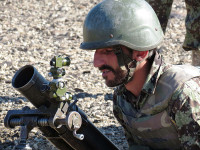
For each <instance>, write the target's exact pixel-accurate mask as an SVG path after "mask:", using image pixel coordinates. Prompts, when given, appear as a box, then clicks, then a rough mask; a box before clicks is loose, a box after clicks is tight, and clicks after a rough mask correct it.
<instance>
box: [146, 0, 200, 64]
mask: <svg viewBox="0 0 200 150" xmlns="http://www.w3.org/2000/svg"><path fill="white" fill-rule="evenodd" d="M146 1H147V2H148V3H149V4H150V5H151V6H152V7H153V9H154V10H155V12H156V14H157V16H158V18H159V21H160V23H161V26H162V29H163V31H164V32H165V30H166V27H167V22H168V18H169V15H170V12H171V7H172V3H173V0H146ZM185 3H186V9H187V16H186V19H185V26H186V36H185V41H184V44H183V48H184V49H185V50H186V51H189V50H194V51H193V55H192V57H193V65H200V51H199V50H200V34H199V33H200V1H199V0H185Z"/></svg>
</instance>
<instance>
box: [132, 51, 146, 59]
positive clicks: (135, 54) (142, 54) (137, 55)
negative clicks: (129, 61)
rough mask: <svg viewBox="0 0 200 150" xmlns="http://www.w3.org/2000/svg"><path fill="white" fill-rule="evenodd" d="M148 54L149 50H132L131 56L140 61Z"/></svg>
mask: <svg viewBox="0 0 200 150" xmlns="http://www.w3.org/2000/svg"><path fill="white" fill-rule="evenodd" d="M148 54H149V51H134V52H133V58H134V59H135V60H136V61H142V60H143V59H145V58H146V57H147V56H148Z"/></svg>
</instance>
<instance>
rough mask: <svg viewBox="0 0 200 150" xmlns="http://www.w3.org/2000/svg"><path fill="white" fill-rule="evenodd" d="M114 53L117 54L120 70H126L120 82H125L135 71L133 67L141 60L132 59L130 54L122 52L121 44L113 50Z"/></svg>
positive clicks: (128, 80) (129, 79)
mask: <svg viewBox="0 0 200 150" xmlns="http://www.w3.org/2000/svg"><path fill="white" fill-rule="evenodd" d="M115 55H116V56H117V60H118V64H119V66H120V68H121V69H122V70H125V69H126V70H127V73H126V76H125V78H124V81H123V83H122V84H124V85H125V84H127V83H128V82H130V81H131V79H132V77H133V74H134V72H135V68H136V67H137V65H139V64H140V63H141V62H137V61H136V60H134V59H132V58H131V57H130V56H128V55H126V54H124V53H123V50H122V48H121V46H117V47H116V50H115Z"/></svg>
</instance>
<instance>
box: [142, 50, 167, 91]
mask: <svg viewBox="0 0 200 150" xmlns="http://www.w3.org/2000/svg"><path fill="white" fill-rule="evenodd" d="M152 59H153V62H152V65H151V69H150V72H149V74H148V76H147V79H146V81H145V83H144V86H143V88H142V92H144V93H147V94H149V95H150V94H153V93H154V92H155V88H156V84H157V82H158V79H159V77H160V75H161V74H162V73H163V68H164V67H163V58H162V56H161V55H160V54H159V53H158V52H156V53H155V55H154V57H153V58H152Z"/></svg>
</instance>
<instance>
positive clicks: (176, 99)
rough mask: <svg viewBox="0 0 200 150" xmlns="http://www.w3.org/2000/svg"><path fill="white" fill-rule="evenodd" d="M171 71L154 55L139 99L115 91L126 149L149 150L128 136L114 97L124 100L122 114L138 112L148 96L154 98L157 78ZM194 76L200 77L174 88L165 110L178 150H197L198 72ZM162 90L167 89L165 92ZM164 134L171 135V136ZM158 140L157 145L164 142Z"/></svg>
mask: <svg viewBox="0 0 200 150" xmlns="http://www.w3.org/2000/svg"><path fill="white" fill-rule="evenodd" d="M171 67H172V65H166V64H164V63H163V61H162V59H161V57H159V55H158V54H156V56H155V57H154V61H153V63H152V67H151V70H150V73H149V75H148V77H147V80H146V82H145V84H144V86H143V89H142V92H141V95H140V96H139V97H138V98H136V97H135V96H134V95H133V94H132V93H130V92H129V91H127V90H126V89H125V87H124V86H120V87H118V88H117V90H115V92H114V97H113V102H114V105H113V111H114V114H115V117H116V118H117V120H118V121H119V122H120V123H121V124H122V126H123V127H124V129H125V135H126V138H127V141H128V143H129V146H130V147H131V148H130V149H131V150H137V149H138V150H142V149H149V148H148V147H146V146H144V147H143V146H139V145H141V144H140V143H138V141H135V140H134V139H135V138H134V136H135V135H133V134H131V133H130V132H131V131H129V130H130V128H131V127H130V128H129V129H128V128H127V126H126V124H125V122H126V121H125V120H124V118H123V114H122V112H121V111H119V105H118V104H117V96H118V95H125V97H126V100H125V101H126V102H124V104H122V106H123V107H126V108H124V109H123V110H125V109H128V111H130V110H140V108H142V107H143V106H144V103H149V102H148V100H147V97H148V95H154V90H155V89H156V87H157V82H158V81H159V80H160V77H161V75H162V74H163V72H165V70H168V69H169V68H171ZM192 74H193V73H192ZM197 74H199V76H195V77H193V78H191V79H189V80H187V81H186V82H185V83H184V84H181V86H180V87H178V88H176V90H175V91H173V93H172V96H171V98H170V100H169V103H168V106H166V107H167V112H168V114H169V116H170V118H171V120H172V122H173V124H174V126H175V127H176V128H175V132H176V134H178V140H179V142H178V143H179V145H180V147H181V149H186V150H197V149H200V109H199V108H200V72H199V73H197ZM181 81H182V80H181ZM169 88H171V87H169ZM165 90H167V89H166V88H165ZM127 102H128V103H130V104H131V108H129V106H127ZM122 103H123V102H122ZM125 103H126V104H125ZM154 124H155V126H156V125H157V124H159V122H155V123H154ZM134 126H135V125H134ZM132 128H133V127H132ZM161 131H162V129H161ZM167 134H169V135H170V132H169V133H167ZM161 137H162V135H161ZM157 140H158V141H160V140H163V139H160V140H159V139H157ZM155 143H156V141H155ZM146 145H148V144H146ZM168 148H169V149H170V150H171V149H173V148H172V147H168ZM154 149H155V148H154Z"/></svg>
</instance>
